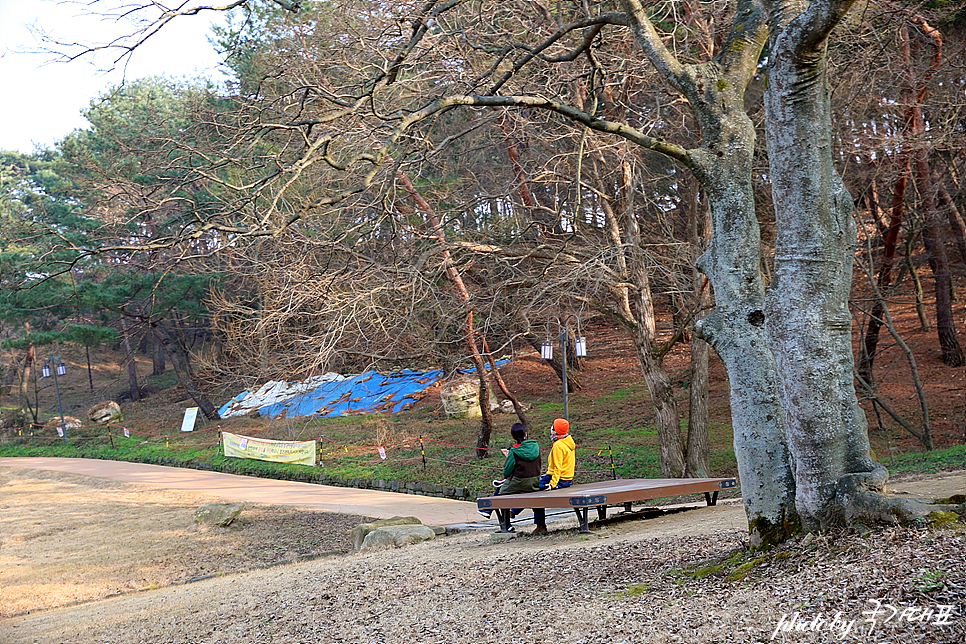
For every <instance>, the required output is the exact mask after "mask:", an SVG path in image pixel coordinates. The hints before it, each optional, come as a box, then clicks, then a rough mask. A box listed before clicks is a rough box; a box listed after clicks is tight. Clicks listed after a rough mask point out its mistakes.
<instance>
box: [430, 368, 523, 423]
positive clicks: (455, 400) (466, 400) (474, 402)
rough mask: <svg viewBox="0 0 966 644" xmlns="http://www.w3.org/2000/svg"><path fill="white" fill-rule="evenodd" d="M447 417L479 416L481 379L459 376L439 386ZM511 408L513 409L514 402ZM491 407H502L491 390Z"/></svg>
mask: <svg viewBox="0 0 966 644" xmlns="http://www.w3.org/2000/svg"><path fill="white" fill-rule="evenodd" d="M439 398H440V400H441V401H442V403H443V409H444V410H445V411H446V417H447V418H479V417H480V416H481V414H480V381H479V380H478V379H477V378H468V377H459V378H453V379H452V380H448V381H446V382H444V383H443V384H442V385H441V386H440V388H439ZM510 408H511V409H512V408H513V406H512V403H511V406H510ZM490 409H491V410H493V411H496V410H498V409H500V403H499V402H497V400H496V398H494V397H493V392H492V391H491V392H490Z"/></svg>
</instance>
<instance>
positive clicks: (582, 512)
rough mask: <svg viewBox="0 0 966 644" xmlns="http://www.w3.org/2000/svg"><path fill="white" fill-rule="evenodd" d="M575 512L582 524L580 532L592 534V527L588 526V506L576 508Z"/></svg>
mask: <svg viewBox="0 0 966 644" xmlns="http://www.w3.org/2000/svg"><path fill="white" fill-rule="evenodd" d="M574 512H575V513H576V514H577V522H578V523H579V524H580V532H581V533H583V534H590V533H591V532H590V528H588V527H587V508H574Z"/></svg>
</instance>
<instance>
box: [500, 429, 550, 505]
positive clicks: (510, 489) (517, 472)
mask: <svg viewBox="0 0 966 644" xmlns="http://www.w3.org/2000/svg"><path fill="white" fill-rule="evenodd" d="M510 436H512V437H513V440H514V445H513V447H511V448H510V449H508V450H504V451H505V452H506V462H504V463H503V478H504V481H503V484H502V485H500V494H523V493H525V492H536V491H537V490H539V489H540V473H541V471H542V470H541V467H540V444H539V443H537V441H535V440H533V439H532V438H527V430H526V429H525V428H524V427H523V425H522V424H520V423H514V425H513V427H511V428H510Z"/></svg>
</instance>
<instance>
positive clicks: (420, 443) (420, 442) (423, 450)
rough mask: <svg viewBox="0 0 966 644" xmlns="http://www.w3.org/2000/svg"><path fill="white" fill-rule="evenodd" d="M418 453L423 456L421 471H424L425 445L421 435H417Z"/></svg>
mask: <svg viewBox="0 0 966 644" xmlns="http://www.w3.org/2000/svg"><path fill="white" fill-rule="evenodd" d="M419 454H420V456H422V457H423V471H424V472H425V471H426V447H425V446H424V445H423V437H422V436H420V437H419Z"/></svg>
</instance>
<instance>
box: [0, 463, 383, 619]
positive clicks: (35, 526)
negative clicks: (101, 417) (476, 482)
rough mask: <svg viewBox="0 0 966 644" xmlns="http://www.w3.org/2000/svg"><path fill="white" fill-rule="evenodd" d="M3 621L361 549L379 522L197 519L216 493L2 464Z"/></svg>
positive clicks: (295, 514) (256, 509) (278, 514)
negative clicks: (367, 530)
mask: <svg viewBox="0 0 966 644" xmlns="http://www.w3.org/2000/svg"><path fill="white" fill-rule="evenodd" d="M0 490H2V496H0V510H2V512H0V539H2V541H0V590H2V592H0V596H2V598H3V599H2V601H0V618H3V617H10V616H12V615H16V614H19V613H24V612H28V611H34V610H38V609H43V608H51V607H56V606H64V605H67V604H71V603H75V602H82V601H90V600H96V599H101V598H103V597H106V596H109V595H113V594H117V593H127V592H132V591H138V590H144V589H151V588H158V587H162V586H168V585H172V584H179V583H184V582H186V581H189V580H192V579H196V578H198V577H205V576H209V575H223V574H230V573H237V572H240V571H244V570H250V569H253V568H260V567H265V566H268V565H273V564H277V563H280V562H286V561H294V560H298V559H304V558H307V557H314V556H318V555H321V554H323V553H328V552H336V551H337V552H342V551H346V550H349V549H350V548H351V542H350V540H349V530H351V528H352V527H353V526H354V525H356V524H358V523H361V522H363V521H368V520H371V519H369V518H364V517H357V516H352V515H345V514H334V513H326V512H310V511H303V510H293V509H291V508H285V507H278V506H258V505H252V506H248V507H246V509H245V511H244V512H243V513H242V515H241V516H240V517H239V519H238V520H237V521H236V522H235V523H234V524H233V525H231V526H229V527H228V528H219V527H214V526H208V525H201V524H197V523H195V522H194V511H195V510H196V509H197V508H198V507H199V506H201V505H203V504H205V503H209V502H212V501H214V500H215V499H212V498H209V497H206V496H204V495H199V494H194V493H181V492H167V491H159V490H154V489H150V490H149V489H147V488H142V487H140V486H137V485H130V484H126V483H117V482H113V481H109V480H106V479H97V478H91V477H87V476H78V475H73V474H64V473H59V472H41V471H37V470H19V469H12V468H0Z"/></svg>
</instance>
